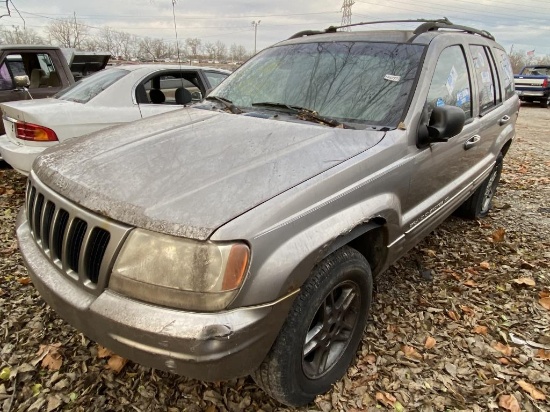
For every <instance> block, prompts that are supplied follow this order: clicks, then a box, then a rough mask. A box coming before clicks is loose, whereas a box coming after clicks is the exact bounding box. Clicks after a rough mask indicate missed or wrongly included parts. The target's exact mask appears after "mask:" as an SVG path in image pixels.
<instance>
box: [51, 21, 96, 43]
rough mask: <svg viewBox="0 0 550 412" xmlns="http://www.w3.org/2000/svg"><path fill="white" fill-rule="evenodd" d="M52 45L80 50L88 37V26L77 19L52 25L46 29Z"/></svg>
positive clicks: (56, 22)
mask: <svg viewBox="0 0 550 412" xmlns="http://www.w3.org/2000/svg"><path fill="white" fill-rule="evenodd" d="M46 31H47V33H48V35H49V36H50V39H51V40H52V43H56V44H58V45H59V46H60V47H68V48H74V49H80V48H81V47H82V45H83V42H84V40H85V39H86V38H87V37H88V26H86V25H84V24H81V23H78V22H77V21H76V19H61V20H57V21H55V22H53V23H51V24H50V25H49V26H48V28H47V29H46Z"/></svg>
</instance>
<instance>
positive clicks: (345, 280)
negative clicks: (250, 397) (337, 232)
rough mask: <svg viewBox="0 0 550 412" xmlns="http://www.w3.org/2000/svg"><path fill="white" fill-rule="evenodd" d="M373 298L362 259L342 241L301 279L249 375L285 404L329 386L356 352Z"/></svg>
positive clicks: (297, 403) (306, 398)
mask: <svg viewBox="0 0 550 412" xmlns="http://www.w3.org/2000/svg"><path fill="white" fill-rule="evenodd" d="M371 299H372V275H371V270H370V266H369V264H368V262H367V260H366V259H365V258H364V257H363V255H361V254H360V253H359V252H358V251H357V250H355V249H352V248H351V247H348V246H344V247H343V248H341V249H339V250H337V251H336V252H334V253H333V254H331V255H329V256H328V257H326V258H325V259H323V260H322V261H321V262H320V263H319V264H317V266H316V267H315V268H314V269H313V272H312V273H311V276H310V277H309V278H308V279H307V281H306V282H305V283H304V285H303V287H302V289H301V291H300V294H299V295H298V297H297V298H296V300H295V302H294V304H293V306H292V309H291V310H290V313H289V315H288V317H287V319H286V321H285V324H284V325H283V327H282V329H281V331H280V333H279V336H278V337H277V339H276V341H275V343H274V344H273V347H272V348H271V351H270V352H269V354H268V355H267V356H266V358H265V359H264V361H263V362H262V364H261V365H260V367H259V368H258V369H257V370H256V371H255V372H254V373H253V375H252V377H253V378H254V380H255V381H256V383H257V384H258V385H259V386H260V387H261V388H262V389H263V390H264V391H265V392H267V393H268V394H269V395H271V396H272V397H273V398H275V399H277V400H278V401H280V402H282V403H284V404H286V405H289V406H300V405H304V404H307V403H309V402H311V401H313V399H314V398H315V396H316V395H318V394H321V393H324V392H326V391H328V390H329V389H330V387H331V385H332V384H333V383H334V382H335V381H337V380H338V379H340V378H341V377H342V376H343V375H344V374H345V373H346V370H347V369H348V367H349V365H350V363H351V361H352V360H353V359H354V357H355V353H356V351H357V347H358V345H359V342H360V341H361V337H362V336H363V331H364V329H365V324H366V322H367V315H368V311H369V308H370V305H371Z"/></svg>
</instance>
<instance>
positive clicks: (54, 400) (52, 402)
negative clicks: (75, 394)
mask: <svg viewBox="0 0 550 412" xmlns="http://www.w3.org/2000/svg"><path fill="white" fill-rule="evenodd" d="M62 403H63V402H61V399H59V398H58V397H57V396H52V395H50V396H48V406H47V407H46V412H52V411H53V410H55V409H57V408H59V407H60V406H61V404H62Z"/></svg>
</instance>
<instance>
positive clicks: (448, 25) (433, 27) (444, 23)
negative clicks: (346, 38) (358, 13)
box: [289, 17, 495, 40]
mask: <svg viewBox="0 0 550 412" xmlns="http://www.w3.org/2000/svg"><path fill="white" fill-rule="evenodd" d="M385 23H422V24H421V25H420V26H418V27H417V28H416V30H415V31H414V32H413V33H414V34H421V33H426V32H428V31H437V30H438V29H452V30H460V31H464V32H467V33H471V34H478V35H480V36H482V37H486V38H488V39H491V40H495V38H494V37H493V35H492V34H491V33H489V32H488V31H486V30H478V29H474V28H473V27H468V26H460V25H457V24H453V23H452V22H451V21H450V20H449V19H448V18H447V17H445V18H443V19H436V20H429V19H410V20H381V21H365V22H361V23H354V24H346V25H344V26H330V27H329V28H327V29H325V30H303V31H300V32H298V33H296V34H294V35H292V36H290V37H289V40H290V39H296V38H299V37H304V36H313V35H315V34H325V33H336V31H337V30H338V29H344V28H347V27H354V26H366V25H370V24H385Z"/></svg>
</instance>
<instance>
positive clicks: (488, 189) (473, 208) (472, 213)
mask: <svg viewBox="0 0 550 412" xmlns="http://www.w3.org/2000/svg"><path fill="white" fill-rule="evenodd" d="M502 159H503V156H502V154H499V155H498V157H497V161H496V163H495V166H494V167H493V170H491V174H490V175H489V176H488V177H487V179H485V180H484V181H483V183H482V184H481V186H479V187H478V188H477V189H476V191H475V192H474V193H473V194H472V195H471V196H470V197H469V198H468V199H467V200H466V201H465V202H464V203H463V204H462V205H460V207H459V208H458V209H457V210H456V212H455V214H456V215H458V216H461V217H465V218H468V219H477V218H480V217H485V216H487V214H488V213H489V210H491V207H492V201H493V197H494V196H495V193H496V191H497V186H498V182H499V181H500V174H501V172H502Z"/></svg>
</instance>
